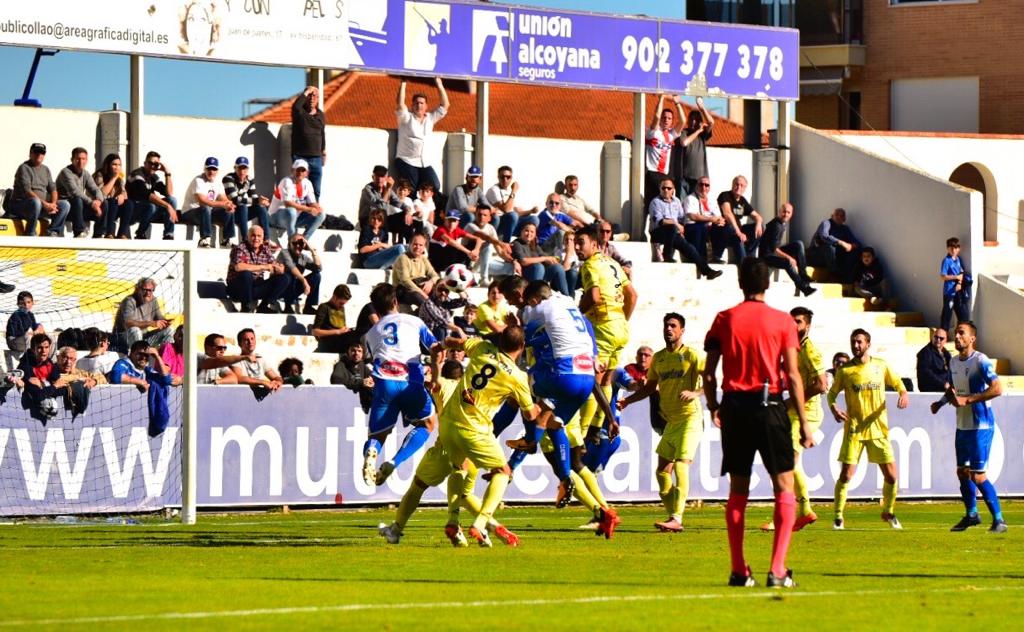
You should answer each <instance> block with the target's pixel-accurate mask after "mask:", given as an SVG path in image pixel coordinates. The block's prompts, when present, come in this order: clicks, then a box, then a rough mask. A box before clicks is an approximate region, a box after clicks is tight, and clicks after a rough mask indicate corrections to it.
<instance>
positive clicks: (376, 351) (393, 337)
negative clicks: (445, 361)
mask: <svg viewBox="0 0 1024 632" xmlns="http://www.w3.org/2000/svg"><path fill="white" fill-rule="evenodd" d="M370 303H371V304H372V305H373V309H374V311H376V312H377V313H378V314H382V316H381V319H380V320H379V321H377V324H376V325H374V326H373V328H371V329H370V331H368V332H366V346H367V348H368V349H369V352H370V357H371V358H372V359H373V372H372V375H373V400H372V402H371V403H370V418H369V420H368V425H369V438H368V439H367V441H366V443H365V444H364V445H363V480H364V481H365V482H366V484H367V485H371V484H374V483H376V484H377V485H383V484H384V481H386V480H387V478H388V477H389V476H391V473H392V472H394V471H395V468H396V467H398V466H399V465H401V464H402V463H403V462H404V461H406V460H407V459H408V458H409V457H411V456H412V455H413V454H415V453H416V452H417V451H418V450H419V449H420V448H422V447H423V446H424V444H426V442H427V439H429V438H430V433H431V432H432V431H433V429H434V426H435V425H436V423H435V422H436V419H437V416H436V414H435V412H436V411H435V410H434V403H433V400H432V399H431V397H430V394H429V393H428V392H427V389H426V387H425V386H424V376H423V365H422V362H421V357H422V353H423V349H424V348H426V349H430V348H431V347H433V346H434V345H436V344H437V340H436V339H435V338H434V336H433V334H431V333H430V330H429V329H427V326H426V325H425V324H424V323H423V321H422V320H420V319H419V318H417V317H415V316H411V315H409V314H401V313H399V312H398V298H397V295H396V294H395V288H394V286H392V285H388V284H386V283H381V284H380V285H378V286H377V287H375V288H373V291H372V292H371V293H370ZM399 414H401V415H402V416H403V418H404V419H405V420H406V423H407V424H411V425H412V426H413V429H412V431H410V432H409V434H407V435H406V436H405V440H404V441H403V442H402V447H401V448H399V450H398V452H397V453H396V454H395V457H394V459H392V460H391V461H386V462H384V463H383V464H381V466H380V470H377V469H376V467H377V454H378V453H379V452H380V451H381V446H382V443H383V441H384V440H385V439H387V437H388V435H389V434H391V430H392V429H393V428H394V427H395V424H396V423H397V422H398V415H399Z"/></svg>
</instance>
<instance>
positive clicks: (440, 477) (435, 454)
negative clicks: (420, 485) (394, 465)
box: [416, 439, 454, 487]
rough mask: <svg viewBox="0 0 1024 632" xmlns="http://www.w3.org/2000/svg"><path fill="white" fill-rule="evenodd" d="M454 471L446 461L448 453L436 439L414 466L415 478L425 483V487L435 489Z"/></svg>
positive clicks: (449, 462)
mask: <svg viewBox="0 0 1024 632" xmlns="http://www.w3.org/2000/svg"><path fill="white" fill-rule="evenodd" d="M453 471H454V468H453V467H452V462H451V461H450V460H449V459H448V451H447V450H445V449H444V445H443V444H442V443H441V440H440V439H438V440H437V441H436V442H435V443H434V445H432V446H430V449H429V450H427V451H426V452H425V453H424V454H423V460H422V461H420V464H419V465H418V466H416V478H418V479H420V480H421V481H423V482H424V483H426V485H427V487H437V486H438V485H440V484H441V483H443V482H444V479H446V478H448V476H449V475H450V474H451V473H452V472H453Z"/></svg>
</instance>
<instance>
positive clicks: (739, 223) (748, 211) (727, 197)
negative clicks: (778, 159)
mask: <svg viewBox="0 0 1024 632" xmlns="http://www.w3.org/2000/svg"><path fill="white" fill-rule="evenodd" d="M746 190H747V179H746V178H744V177H743V176H736V177H735V178H733V179H732V188H730V189H729V190H728V191H722V192H721V193H719V194H718V199H717V200H716V201H717V202H718V210H719V212H721V214H722V217H724V218H725V221H726V226H725V228H726V229H728V230H725V231H722V233H721V235H722V237H721V238H720V239H719V244H717V245H716V244H715V243H714V242H712V247H713V248H714V249H715V252H714V256H715V258H716V259H717V258H721V257H722V254H723V252H724V248H725V247H730V248H732V250H733V258H734V259H736V261H734V263H735V264H736V265H739V264H740V261H742V260H743V258H744V257H749V256H752V255H754V254H755V253H756V252H757V247H758V244H759V243H760V241H761V234H762V233H763V232H764V219H763V218H762V217H761V214H760V213H758V212H757V211H756V210H754V207H753V206H752V205H751V204H750V202H748V201H747V198H745V197H743V193H744V192H745V191H746Z"/></svg>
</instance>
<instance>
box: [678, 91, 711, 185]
mask: <svg viewBox="0 0 1024 632" xmlns="http://www.w3.org/2000/svg"><path fill="white" fill-rule="evenodd" d="M714 126H715V117H713V116H711V112H709V111H708V109H707V108H706V107H704V99H703V98H701V97H697V109H695V110H690V114H689V116H688V117H687V118H686V129H685V130H684V131H683V133H682V135H681V136H679V138H678V139H677V140H676V142H675V144H674V145H675V146H674V147H673V148H672V149H673V158H674V159H675V160H674V162H673V164H672V171H671V173H672V176H673V177H674V179H676V180H678V182H676V184H677V185H678V186H679V188H680V189H681V190H685V191H686V192H687V194H690V193H693V191H694V186H695V185H696V184H697V182H698V181H699V180H700V179H701V178H706V177H709V176H710V175H711V173H710V172H709V171H708V151H707V147H708V141H709V140H711V133H712V128H714Z"/></svg>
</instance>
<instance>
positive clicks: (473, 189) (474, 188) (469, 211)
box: [444, 165, 484, 224]
mask: <svg viewBox="0 0 1024 632" xmlns="http://www.w3.org/2000/svg"><path fill="white" fill-rule="evenodd" d="M481 176H482V174H481V171H480V167H478V166H476V165H473V166H471V167H470V168H469V169H467V170H466V182H465V183H463V184H460V185H459V186H457V187H455V189H453V190H452V193H451V195H449V196H448V204H447V205H446V206H445V209H444V210H445V214H448V213H450V212H451V211H453V210H454V211H458V212H459V213H460V215H461V216H462V221H464V222H465V223H467V224H468V223H470V222H472V221H473V220H474V219H476V207H477V205H479V204H480V202H482V201H484V194H483V191H482V190H481V189H480V178H481Z"/></svg>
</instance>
